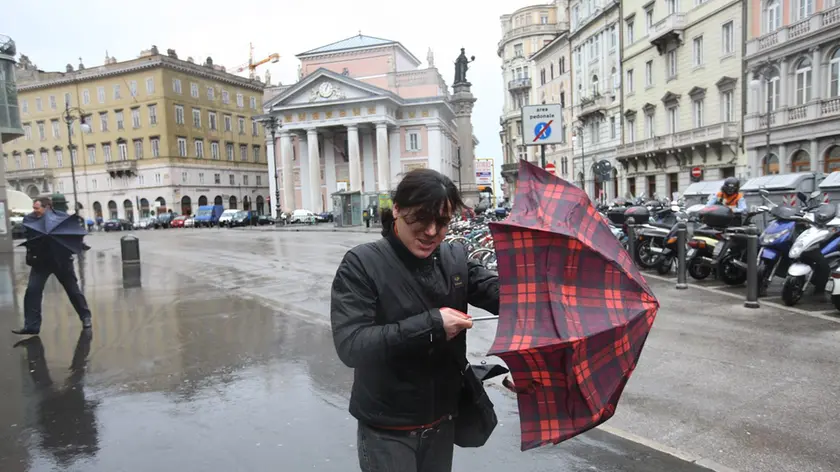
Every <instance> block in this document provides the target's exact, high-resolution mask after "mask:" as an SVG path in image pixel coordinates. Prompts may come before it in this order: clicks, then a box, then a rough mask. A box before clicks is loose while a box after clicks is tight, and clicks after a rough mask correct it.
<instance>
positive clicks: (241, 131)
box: [237, 116, 245, 134]
mask: <svg viewBox="0 0 840 472" xmlns="http://www.w3.org/2000/svg"><path fill="white" fill-rule="evenodd" d="M237 121H238V122H239V134H245V118H242V117H241V116H240V117H239V118H238V120H237Z"/></svg>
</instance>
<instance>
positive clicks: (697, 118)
mask: <svg viewBox="0 0 840 472" xmlns="http://www.w3.org/2000/svg"><path fill="white" fill-rule="evenodd" d="M692 106H693V108H694V127H695V128H702V127H703V100H702V99H700V100H694V101H693V103H692Z"/></svg>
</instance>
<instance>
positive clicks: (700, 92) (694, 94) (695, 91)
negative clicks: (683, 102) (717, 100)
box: [688, 86, 706, 99]
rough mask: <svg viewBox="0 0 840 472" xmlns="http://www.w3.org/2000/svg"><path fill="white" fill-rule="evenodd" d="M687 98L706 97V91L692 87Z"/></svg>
mask: <svg viewBox="0 0 840 472" xmlns="http://www.w3.org/2000/svg"><path fill="white" fill-rule="evenodd" d="M688 96H689V97H691V98H693V99H699V98H703V97H705V96H706V89H705V88H703V87H697V86H695V87H692V88H691V90H689V91H688Z"/></svg>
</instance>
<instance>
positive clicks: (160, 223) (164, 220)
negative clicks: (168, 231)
mask: <svg viewBox="0 0 840 472" xmlns="http://www.w3.org/2000/svg"><path fill="white" fill-rule="evenodd" d="M174 217H175V215H173V214H172V213H161V214H159V215H158V216H157V217H156V218H155V229H157V228H161V229H164V228H169V227H170V223H172V218H174Z"/></svg>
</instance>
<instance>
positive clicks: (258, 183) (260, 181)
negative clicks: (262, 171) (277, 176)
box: [257, 175, 262, 187]
mask: <svg viewBox="0 0 840 472" xmlns="http://www.w3.org/2000/svg"><path fill="white" fill-rule="evenodd" d="M261 185H262V176H261V175H257V187H259V186H261Z"/></svg>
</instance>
